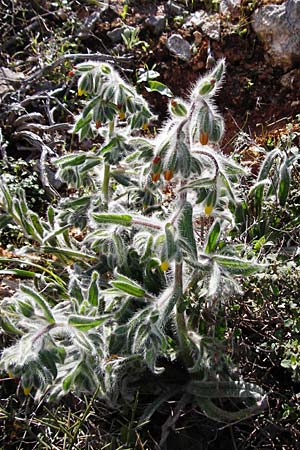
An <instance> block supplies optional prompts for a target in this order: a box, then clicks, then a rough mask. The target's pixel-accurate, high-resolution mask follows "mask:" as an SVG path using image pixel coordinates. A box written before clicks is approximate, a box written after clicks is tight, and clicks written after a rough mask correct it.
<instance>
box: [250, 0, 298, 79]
mask: <svg viewBox="0 0 300 450" xmlns="http://www.w3.org/2000/svg"><path fill="white" fill-rule="evenodd" d="M252 26H253V29H254V31H255V32H256V34H257V36H258V37H259V39H260V40H261V41H262V42H263V45H264V47H265V50H266V52H267V54H268V55H269V57H270V60H271V62H272V64H275V65H277V66H280V67H282V68H283V69H284V70H288V69H290V68H292V67H293V66H294V64H296V63H298V64H299V62H300V33H299V31H300V0H288V1H287V2H285V3H283V4H281V5H271V4H270V5H266V6H262V7H260V8H258V9H257V10H256V11H255V12H254V13H253V23H252Z"/></svg>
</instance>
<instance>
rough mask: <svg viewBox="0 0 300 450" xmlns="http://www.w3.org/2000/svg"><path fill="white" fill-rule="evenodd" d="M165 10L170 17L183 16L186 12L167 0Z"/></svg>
mask: <svg viewBox="0 0 300 450" xmlns="http://www.w3.org/2000/svg"><path fill="white" fill-rule="evenodd" d="M165 12H166V14H167V15H168V16H170V17H176V16H183V15H185V14H187V12H186V11H185V10H184V9H183V8H182V7H181V6H180V5H177V3H174V2H172V1H171V0H169V1H168V2H167V3H166V5H165Z"/></svg>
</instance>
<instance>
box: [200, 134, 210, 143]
mask: <svg viewBox="0 0 300 450" xmlns="http://www.w3.org/2000/svg"><path fill="white" fill-rule="evenodd" d="M199 140H200V144H202V145H207V143H208V133H206V132H205V131H201V133H200V137H199Z"/></svg>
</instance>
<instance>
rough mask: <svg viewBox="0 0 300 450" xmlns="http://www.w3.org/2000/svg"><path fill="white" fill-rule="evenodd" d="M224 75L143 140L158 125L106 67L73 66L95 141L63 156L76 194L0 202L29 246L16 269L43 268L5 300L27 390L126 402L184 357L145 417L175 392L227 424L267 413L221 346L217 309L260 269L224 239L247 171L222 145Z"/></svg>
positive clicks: (10, 361) (7, 354) (216, 75)
mask: <svg viewBox="0 0 300 450" xmlns="http://www.w3.org/2000/svg"><path fill="white" fill-rule="evenodd" d="M224 71H225V62H224V60H221V61H219V62H218V64H217V65H216V66H215V67H214V68H213V69H212V70H211V72H209V73H208V74H207V75H206V76H204V77H203V78H200V80H199V81H198V82H197V84H196V85H195V87H194V88H193V90H192V91H191V93H190V96H189V99H188V100H187V101H184V100H182V99H179V98H172V99H171V100H170V105H169V106H170V119H169V121H168V122H167V123H166V124H165V126H164V127H163V128H162V130H161V131H160V133H159V134H158V135H157V136H156V137H155V138H147V137H141V136H140V134H138V133H137V130H141V129H142V130H144V133H147V130H148V126H149V122H150V121H151V120H153V118H154V117H153V115H152V113H151V112H150V110H149V107H148V105H147V103H146V101H145V100H144V99H143V98H142V97H141V96H140V95H138V93H137V92H136V90H135V89H134V88H133V87H132V86H130V85H129V84H128V83H127V82H125V81H124V80H123V79H122V78H121V77H120V76H119V74H118V73H117V72H116V71H115V70H114V68H113V67H112V66H110V65H109V64H106V63H102V64H99V63H94V62H87V63H83V64H78V65H77V66H76V67H75V68H74V71H73V74H74V75H78V76H79V81H78V94H79V95H82V96H85V99H86V101H85V106H84V108H83V111H82V112H81V114H80V115H79V116H78V118H77V120H76V123H75V125H74V129H73V132H74V133H77V134H78V136H79V140H80V141H81V140H83V139H85V138H91V139H94V138H96V140H95V142H97V143H95V145H94V146H93V148H92V149H91V150H90V151H88V152H83V151H78V152H75V153H69V154H66V155H65V156H63V157H61V158H57V159H56V160H55V164H56V165H57V167H58V171H57V176H59V177H60V178H62V179H63V180H64V181H65V182H67V183H68V184H69V185H70V186H73V187H75V188H76V189H77V191H76V194H74V195H73V197H68V198H66V199H63V200H62V201H61V202H60V203H59V205H58V206H57V207H56V208H55V209H54V208H53V207H52V206H50V207H49V208H48V215H47V218H40V217H38V216H37V215H36V214H34V213H32V212H31V210H30V209H29V208H28V205H27V203H26V198H25V197H24V195H23V193H22V191H20V192H19V194H18V195H11V194H10V192H9V190H8V189H7V187H6V186H5V184H4V183H3V185H2V190H1V192H2V196H1V207H2V208H3V209H5V210H6V211H7V212H8V213H9V214H10V215H11V217H12V218H13V219H14V220H15V221H16V222H17V223H18V225H19V226H20V227H21V228H22V229H23V230H24V232H25V233H26V236H27V238H28V239H31V241H32V246H30V247H29V252H27V253H26V251H25V250H24V249H23V255H25V256H23V258H22V260H21V261H20V264H21V265H22V267H24V266H25V265H26V264H27V265H31V266H32V267H36V266H37V264H36V260H33V259H32V255H36V256H38V257H39V258H40V261H42V262H41V263H40V264H39V265H38V268H37V269H38V270H36V272H35V271H29V273H30V274H31V275H28V276H29V277H31V278H33V283H34V284H31V285H30V284H27V283H26V284H25V283H24V284H22V286H21V288H20V290H19V291H17V292H16V293H15V294H14V296H13V297H12V298H7V299H5V300H3V301H2V302H1V313H2V316H1V317H2V319H1V322H2V327H3V328H4V329H5V331H6V332H7V333H14V334H16V335H17V336H18V340H16V342H15V343H14V344H13V345H12V346H11V347H9V348H6V349H4V351H3V352H2V357H1V367H2V368H3V369H4V370H5V371H7V372H8V373H9V374H10V375H11V376H13V377H20V379H21V381H20V382H21V385H22V386H23V389H24V393H25V394H27V395H28V394H29V393H30V392H31V390H33V391H35V395H36V397H40V396H41V395H44V394H46V393H47V394H49V395H50V397H56V396H57V395H58V396H60V395H63V394H65V393H67V392H68V391H70V390H75V391H79V392H80V391H81V392H82V391H83V392H94V391H95V390H97V392H98V395H101V396H103V397H105V398H106V399H107V400H108V401H110V402H111V403H112V404H113V405H115V406H120V405H121V404H123V403H124V402H125V403H128V402H129V403H130V402H133V401H134V399H135V398H136V390H137V386H141V379H142V377H144V376H145V375H146V374H147V373H148V374H149V373H152V374H153V376H156V377H162V376H163V372H164V370H166V369H165V367H166V361H176V362H177V363H178V364H180V366H181V367H182V368H184V373H186V377H185V380H184V382H182V380H180V381H178V382H177V383H176V380H175V385H174V383H165V384H164V385H163V384H162V385H163V386H164V388H161V389H160V390H159V389H158V390H159V392H158V393H157V396H156V397H157V398H156V400H155V402H154V403H152V404H151V405H149V407H148V408H147V409H146V410H145V411H144V414H143V416H142V417H141V422H143V421H147V420H148V419H149V418H150V417H151V415H152V414H153V412H154V411H155V410H156V409H157V408H158V407H159V405H160V404H161V403H163V402H164V401H166V400H167V399H169V398H171V397H172V396H174V394H176V395H178V396H180V397H181V401H180V403H179V404H180V405H184V404H186V403H188V402H193V403H196V404H197V405H199V406H200V408H202V410H203V411H204V412H205V413H206V414H207V415H208V416H209V417H212V418H213V419H215V420H219V421H222V422H231V421H235V420H241V419H243V418H245V417H248V416H249V415H252V414H256V413H258V412H260V411H261V409H262V408H263V407H264V406H265V396H264V393H263V392H262V391H261V389H260V388H259V387H258V386H254V385H253V384H251V383H247V382H244V381H243V380H241V379H239V378H238V377H237V375H236V374H234V373H233V371H232V370H231V367H230V361H229V356H228V355H227V352H226V350H225V349H224V346H222V344H223V341H224V334H222V332H221V328H222V327H221V326H220V321H222V320H223V319H222V305H223V304H224V302H225V301H226V299H227V297H228V296H230V295H231V294H232V293H233V292H234V291H236V290H237V291H240V282H239V278H238V277H244V276H247V275H249V274H251V273H255V272H257V271H258V270H261V268H262V267H263V266H260V265H259V264H258V263H257V262H256V261H255V260H253V259H252V258H251V259H249V258H247V250H246V249H244V257H241V256H240V248H239V247H236V246H234V245H231V243H230V238H229V233H230V231H231V230H232V228H233V227H234V226H235V220H234V216H235V211H236V208H237V206H238V205H240V203H241V199H240V196H239V180H240V177H241V176H244V175H246V173H245V171H244V170H243V169H242V167H240V166H239V165H238V164H236V163H235V162H234V161H233V160H232V159H230V158H228V157H224V156H223V155H222V154H221V152H220V149H219V147H218V142H219V141H220V139H221V138H222V135H223V132H224V123H223V118H222V116H221V115H220V113H219V112H218V111H217V108H216V107H215V105H214V102H213V97H214V96H215V94H216V93H217V91H218V89H219V88H220V86H221V84H222V80H223V76H224ZM99 142H101V143H100V144H99ZM74 230H76V233H75V231H74ZM45 255H46V257H45ZM47 255H50V256H51V257H52V259H50V257H48V258H47ZM16 259H17V258H15V260H14V261H13V264H14V266H13V267H15V265H17V264H18V262H17V261H16ZM2 260H3V259H2ZM3 262H4V260H3ZM5 262H7V263H9V260H8V259H5ZM34 264H35V265H34ZM43 264H44V266H45V270H44V271H43V270H42V269H41V267H43ZM7 270H14V271H16V270H21V269H15V268H13V269H10V268H8V269H7ZM25 272H26V271H24V275H26V274H25ZM15 273H16V272H15ZM227 398H236V399H239V401H238V403H237V408H236V410H235V411H228V410H226V409H224V408H223V407H222V406H221V402H219V400H222V399H227ZM245 405H246V406H245Z"/></svg>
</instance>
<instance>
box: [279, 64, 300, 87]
mask: <svg viewBox="0 0 300 450" xmlns="http://www.w3.org/2000/svg"><path fill="white" fill-rule="evenodd" d="M280 83H281V84H282V86H283V87H286V88H290V89H300V69H294V70H291V71H290V72H288V73H285V74H284V75H283V76H282V77H281V78H280Z"/></svg>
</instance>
